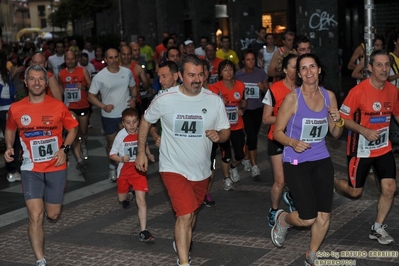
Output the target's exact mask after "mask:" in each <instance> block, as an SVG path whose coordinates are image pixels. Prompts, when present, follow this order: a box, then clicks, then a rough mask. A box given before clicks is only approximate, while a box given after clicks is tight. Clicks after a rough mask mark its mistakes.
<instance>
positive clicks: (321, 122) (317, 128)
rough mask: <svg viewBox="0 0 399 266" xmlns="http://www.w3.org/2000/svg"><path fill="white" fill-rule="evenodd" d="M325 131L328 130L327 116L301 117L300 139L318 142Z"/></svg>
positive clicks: (325, 133) (322, 137) (324, 134)
mask: <svg viewBox="0 0 399 266" xmlns="http://www.w3.org/2000/svg"><path fill="white" fill-rule="evenodd" d="M327 131H328V119H327V118H321V119H314V118H303V119H302V132H301V141H303V142H306V143H316V142H320V141H322V140H323V139H324V137H325V136H326V135H327Z"/></svg>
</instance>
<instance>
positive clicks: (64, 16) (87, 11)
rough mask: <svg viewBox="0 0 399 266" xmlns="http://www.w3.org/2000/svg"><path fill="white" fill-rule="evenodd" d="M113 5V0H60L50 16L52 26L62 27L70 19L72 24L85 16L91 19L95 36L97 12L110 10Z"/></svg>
mask: <svg viewBox="0 0 399 266" xmlns="http://www.w3.org/2000/svg"><path fill="white" fill-rule="evenodd" d="M113 7H114V1H113V0H101V1H99V0H84V1H83V0H61V1H60V4H59V6H58V9H57V11H55V12H54V13H53V14H52V16H51V21H52V22H54V26H61V24H62V23H64V24H63V25H64V26H63V27H65V25H66V24H67V23H68V21H71V22H72V24H74V22H75V21H76V20H78V19H82V18H86V19H91V20H92V21H93V28H92V37H93V38H96V37H97V19H96V15H97V13H101V12H103V11H105V10H110V9H112V8H113Z"/></svg>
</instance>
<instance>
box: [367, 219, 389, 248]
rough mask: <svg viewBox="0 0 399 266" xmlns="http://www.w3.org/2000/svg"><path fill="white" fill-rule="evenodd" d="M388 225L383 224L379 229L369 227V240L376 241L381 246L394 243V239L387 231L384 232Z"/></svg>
mask: <svg viewBox="0 0 399 266" xmlns="http://www.w3.org/2000/svg"><path fill="white" fill-rule="evenodd" d="M387 227H388V225H386V224H384V225H383V226H382V227H381V228H379V229H374V225H373V226H372V227H371V233H370V234H369V238H370V239H376V240H378V242H379V243H380V244H382V245H388V244H391V243H393V242H394V239H393V237H392V236H390V235H389V234H388V233H387V231H385V228H387Z"/></svg>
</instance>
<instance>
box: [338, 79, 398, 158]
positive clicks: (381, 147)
mask: <svg viewBox="0 0 399 266" xmlns="http://www.w3.org/2000/svg"><path fill="white" fill-rule="evenodd" d="M398 96H399V94H398V90H397V89H396V87H395V86H394V85H392V84H391V83H389V82H385V86H384V88H383V89H382V90H378V89H375V88H374V87H373V86H372V85H371V84H370V79H366V80H364V81H362V82H361V83H359V84H358V85H357V86H355V87H354V88H353V89H351V90H350V91H349V94H348V96H346V98H345V100H344V102H343V103H342V106H341V108H340V112H341V117H342V118H344V119H350V120H353V121H354V122H356V123H358V124H359V125H361V126H363V127H366V128H368V129H373V130H378V131H379V132H380V137H379V138H378V139H377V140H375V141H368V140H367V139H366V138H365V137H364V136H363V135H361V134H359V133H355V132H352V131H349V132H348V141H347V146H346V152H347V155H350V156H354V157H360V158H374V157H378V156H380V155H383V154H385V153H387V152H389V151H391V150H392V145H391V141H390V140H389V125H390V121H391V116H392V114H393V115H394V116H397V115H399V102H398Z"/></svg>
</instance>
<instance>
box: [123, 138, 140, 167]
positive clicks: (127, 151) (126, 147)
mask: <svg viewBox="0 0 399 266" xmlns="http://www.w3.org/2000/svg"><path fill="white" fill-rule="evenodd" d="M126 155H129V162H134V161H135V160H136V156H137V141H130V142H124V143H123V154H122V156H126Z"/></svg>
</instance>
